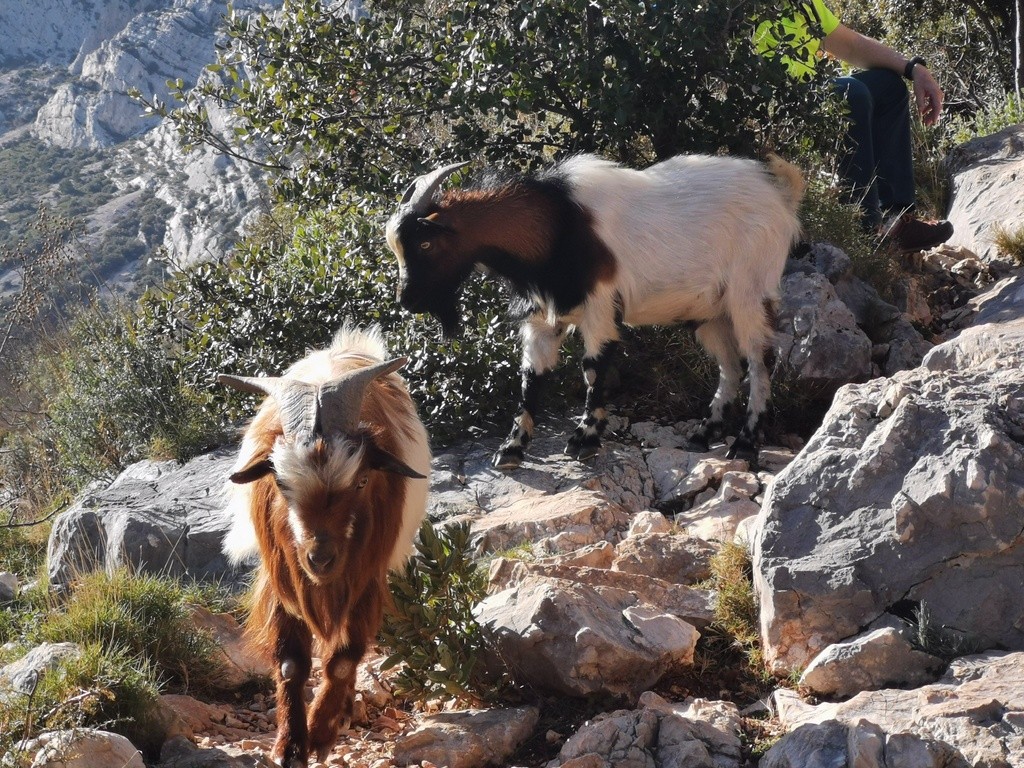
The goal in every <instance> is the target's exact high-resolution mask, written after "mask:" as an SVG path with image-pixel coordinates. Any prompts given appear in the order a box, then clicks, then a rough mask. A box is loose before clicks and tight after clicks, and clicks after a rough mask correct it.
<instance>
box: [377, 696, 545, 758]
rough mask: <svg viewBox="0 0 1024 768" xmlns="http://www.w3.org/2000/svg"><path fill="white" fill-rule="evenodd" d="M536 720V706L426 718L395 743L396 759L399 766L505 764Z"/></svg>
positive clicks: (465, 712)
mask: <svg viewBox="0 0 1024 768" xmlns="http://www.w3.org/2000/svg"><path fill="white" fill-rule="evenodd" d="M539 719H540V712H539V711H538V710H537V708H536V707H518V708H515V709H489V710H466V711H462V712H443V713H440V714H436V715H429V716H427V717H425V718H423V719H422V720H421V721H420V724H419V725H418V727H417V728H416V729H415V730H414V731H412V733H409V734H406V735H404V736H402V737H400V738H399V739H397V740H396V742H395V760H396V762H398V763H399V764H400V765H421V764H423V762H424V761H429V762H430V763H431V764H433V765H445V766H448V768H484V766H489V765H506V764H507V760H508V758H509V756H510V755H511V754H512V753H513V752H515V751H516V749H517V748H518V747H519V745H520V744H522V743H523V742H524V741H526V739H527V738H529V736H530V734H531V733H532V732H533V729H534V727H535V726H536V725H537V721H538V720H539Z"/></svg>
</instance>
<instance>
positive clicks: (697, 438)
mask: <svg viewBox="0 0 1024 768" xmlns="http://www.w3.org/2000/svg"><path fill="white" fill-rule="evenodd" d="M686 450H688V451H692V452H693V453H707V452H708V451H710V450H711V444H710V443H709V442H708V438H707V435H691V436H690V437H689V439H687V441H686Z"/></svg>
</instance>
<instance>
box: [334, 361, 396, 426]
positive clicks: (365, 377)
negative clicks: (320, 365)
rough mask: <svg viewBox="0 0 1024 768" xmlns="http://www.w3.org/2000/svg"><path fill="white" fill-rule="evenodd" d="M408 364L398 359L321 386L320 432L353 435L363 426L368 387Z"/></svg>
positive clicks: (361, 369) (351, 373)
mask: <svg viewBox="0 0 1024 768" xmlns="http://www.w3.org/2000/svg"><path fill="white" fill-rule="evenodd" d="M407 362H408V358H405V357H398V358H395V359H394V360H389V361H388V362H386V363H378V364H376V365H371V366H367V367H366V368H360V369H358V370H355V371H350V372H349V373H347V374H345V375H344V376H342V377H341V378H340V379H335V380H334V381H331V382H328V383H327V384H324V385H323V386H321V387H320V430H321V432H322V433H323V434H324V435H333V434H338V433H344V434H352V433H354V432H355V431H356V429H357V428H358V427H359V412H360V410H361V409H362V405H363V397H364V396H365V394H366V388H367V387H368V386H369V385H370V382H371V381H373V380H374V379H378V378H380V377H381V376H387V375H388V374H389V373H392V372H393V371H397V370H398V369H399V368H401V367H402V366H403V365H405V364H406V363H407Z"/></svg>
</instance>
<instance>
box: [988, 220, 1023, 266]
mask: <svg viewBox="0 0 1024 768" xmlns="http://www.w3.org/2000/svg"><path fill="white" fill-rule="evenodd" d="M992 242H993V244H994V245H995V247H996V250H997V251H999V253H1000V255H1002V256H1005V257H1007V258H1009V259H1013V260H1014V261H1015V262H1017V263H1018V264H1024V224H1021V225H1020V226H1017V227H1011V226H1008V225H1007V224H1004V223H1002V222H999V223H997V224H995V225H993V227H992Z"/></svg>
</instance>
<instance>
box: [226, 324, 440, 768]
mask: <svg viewBox="0 0 1024 768" xmlns="http://www.w3.org/2000/svg"><path fill="white" fill-rule="evenodd" d="M386 359H387V358H386V357H385V348H384V344H383V342H382V340H381V338H380V334H379V333H378V332H376V331H359V330H356V329H353V328H349V327H345V328H342V330H341V331H340V332H339V333H338V335H337V336H336V337H335V339H334V342H333V344H332V345H331V347H330V348H329V349H325V350H319V351H316V352H312V353H311V354H309V355H308V356H307V357H305V358H303V359H302V360H300V361H299V362H297V363H295V364H294V365H293V366H291V367H290V368H289V369H288V371H287V372H286V373H285V374H284V376H283V377H280V378H277V377H269V378H248V377H236V376H224V375H222V376H220V377H218V378H219V380H220V381H221V382H222V383H223V384H227V385H229V386H232V387H235V388H237V389H242V390H244V391H247V392H255V393H260V394H266V395H269V397H267V399H266V400H264V402H263V405H262V406H261V407H260V409H259V412H258V413H257V414H256V416H255V417H254V419H253V421H252V423H251V425H250V426H249V428H248V430H247V431H246V433H245V437H244V439H243V441H242V448H241V451H240V454H239V457H238V461H237V463H236V465H235V468H234V471H233V472H232V474H231V480H232V482H233V483H234V485H233V492H232V500H231V506H230V507H229V509H230V512H231V513H232V514H233V526H232V529H231V532H230V533H229V535H228V538H227V539H226V541H225V550H226V551H227V552H228V554H229V555H230V556H231V558H232V559H233V560H235V561H239V560H241V559H244V558H246V557H249V556H251V555H252V554H254V553H257V552H258V554H259V567H258V571H257V578H256V584H255V594H254V595H253V601H252V611H251V613H250V616H249V619H248V621H247V623H246V633H247V635H248V637H249V639H250V641H251V642H253V644H254V645H255V646H256V647H257V648H258V649H260V650H261V651H263V652H264V653H265V654H266V655H268V656H269V657H270V660H271V661H272V662H273V665H274V677H275V680H276V683H277V712H278V714H277V723H278V732H277V740H276V742H275V744H274V749H273V759H274V760H275V761H276V762H277V764H278V765H282V766H285V767H286V768H305V766H306V764H307V760H308V758H309V755H310V753H311V752H312V753H314V754H316V755H318V756H319V758H320V760H321V761H322V760H324V759H326V756H327V753H328V752H330V750H331V748H332V747H333V746H334V743H335V740H336V739H337V735H338V732H339V730H340V729H341V728H342V726H343V723H344V722H345V721H346V720H347V719H348V718H350V717H351V714H352V702H353V696H354V691H355V688H354V686H355V675H356V665H357V664H358V663H359V660H360V659H361V658H362V656H363V653H364V651H365V650H366V646H367V644H368V643H370V642H371V641H372V640H373V638H374V636H375V635H376V633H377V630H378V628H379V626H380V621H381V616H382V611H383V607H384V605H385V602H386V600H387V599H389V596H388V592H387V589H388V587H387V571H388V569H389V568H397V567H399V566H401V565H402V564H403V563H404V562H405V559H406V557H407V556H408V555H409V553H410V552H411V549H412V541H413V537H414V536H415V534H416V531H417V530H418V527H419V524H420V521H421V520H422V518H423V515H424V513H425V512H426V500H427V480H426V475H427V474H428V473H429V471H430V449H429V445H428V442H427V433H426V430H425V429H424V428H423V424H422V423H421V422H420V419H419V417H418V416H417V414H416V408H415V406H414V405H413V402H412V400H411V399H410V397H409V393H408V391H407V389H406V386H405V383H404V382H403V381H402V379H401V378H400V377H399V376H398V374H397V373H395V372H394V371H395V370H396V369H397V368H399V367H400V366H401V365H403V364H404V362H405V360H404V358H400V359H397V360H391V361H388V362H385V360H386ZM314 641H315V642H316V643H317V644H318V646H319V653H320V658H321V660H322V662H323V672H324V675H323V683H322V685H321V686H320V688H319V690H318V691H317V695H316V698H315V699H314V701H313V703H312V705H311V707H310V710H309V719H308V722H307V719H306V701H305V698H304V688H305V684H306V681H307V679H308V678H309V674H310V670H311V667H312V654H313V644H314Z"/></svg>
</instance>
